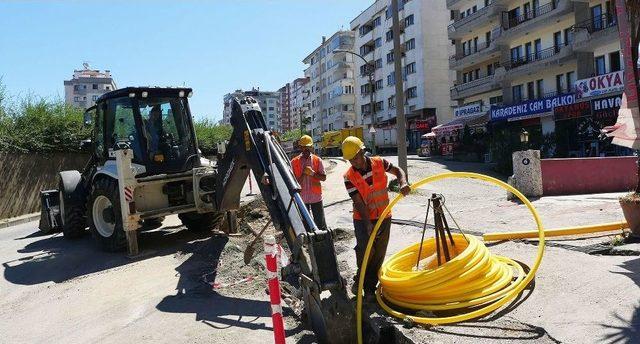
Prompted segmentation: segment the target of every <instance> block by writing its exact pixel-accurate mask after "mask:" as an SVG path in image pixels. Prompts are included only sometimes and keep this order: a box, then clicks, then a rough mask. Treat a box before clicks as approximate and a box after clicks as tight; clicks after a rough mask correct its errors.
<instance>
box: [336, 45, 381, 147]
mask: <svg viewBox="0 0 640 344" xmlns="http://www.w3.org/2000/svg"><path fill="white" fill-rule="evenodd" d="M333 53H334V54H335V53H347V54H351V55H355V56H357V57H359V58H360V59H361V60H362V61H364V63H365V66H366V67H365V68H366V69H367V75H368V76H369V113H370V114H371V128H372V129H373V130H369V132H370V133H371V141H373V144H372V145H371V146H372V147H371V150H372V151H373V155H376V151H377V150H376V130H375V127H376V115H375V108H376V107H375V104H374V103H373V85H374V84H373V77H374V74H375V65H373V63H370V62H369V61H367V59H365V58H364V57H363V56H362V55H360V54H358V53H354V52H353V51H350V50H344V49H336V50H334V51H333ZM361 124H362V126H363V127H364V114H363V116H362V120H361ZM363 129H364V128H363ZM363 133H364V130H363Z"/></svg>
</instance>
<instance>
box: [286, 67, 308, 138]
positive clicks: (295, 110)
mask: <svg viewBox="0 0 640 344" xmlns="http://www.w3.org/2000/svg"><path fill="white" fill-rule="evenodd" d="M308 83H309V78H297V79H295V80H294V81H293V82H292V83H291V98H290V106H291V129H300V128H301V126H300V124H301V123H306V122H307V121H306V120H305V119H306V118H308V111H307V108H308V106H307V105H306V104H307V95H308V91H307V89H306V88H307V87H306V86H307V84H308ZM302 129H303V130H305V131H306V130H308V129H307V128H306V125H305V127H304V128H302Z"/></svg>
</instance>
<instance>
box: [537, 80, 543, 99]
mask: <svg viewBox="0 0 640 344" xmlns="http://www.w3.org/2000/svg"><path fill="white" fill-rule="evenodd" d="M536 92H537V94H538V98H542V97H543V95H544V80H543V79H540V80H537V81H536Z"/></svg>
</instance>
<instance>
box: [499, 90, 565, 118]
mask: <svg viewBox="0 0 640 344" xmlns="http://www.w3.org/2000/svg"><path fill="white" fill-rule="evenodd" d="M575 101H576V97H575V95H573V94H563V95H559V96H554V97H548V98H542V99H538V100H530V101H526V102H522V103H518V104H515V105H509V106H501V107H492V108H491V120H492V121H500V120H505V119H510V118H514V117H525V116H531V115H538V114H542V113H545V112H551V111H553V109H554V108H555V107H556V106H563V105H571V104H573V103H575Z"/></svg>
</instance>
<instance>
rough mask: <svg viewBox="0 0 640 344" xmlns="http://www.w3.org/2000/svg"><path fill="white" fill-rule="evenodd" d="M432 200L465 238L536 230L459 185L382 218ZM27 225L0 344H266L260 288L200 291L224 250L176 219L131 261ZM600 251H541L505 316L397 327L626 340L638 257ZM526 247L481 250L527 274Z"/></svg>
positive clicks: (579, 246) (491, 196)
mask: <svg viewBox="0 0 640 344" xmlns="http://www.w3.org/2000/svg"><path fill="white" fill-rule="evenodd" d="M390 159H391V160H392V161H393V162H394V163H395V159H393V158H390ZM345 168H346V164H345V163H338V165H337V166H336V167H335V168H334V170H333V171H332V172H331V174H330V176H329V181H328V182H327V183H325V185H324V188H325V189H324V190H325V204H329V203H333V202H339V201H341V200H344V199H346V197H347V195H346V192H345V191H344V186H343V185H342V184H341V182H342V172H343V171H344V169H345ZM409 168H410V179H411V180H412V181H415V180H417V179H419V178H420V177H423V176H427V175H431V174H434V173H439V172H444V171H462V170H466V171H470V170H471V171H478V172H483V173H490V171H488V170H487V169H486V167H484V166H483V165H480V164H463V163H450V162H441V161H427V160H424V159H418V158H416V157H412V158H411V159H410V161H409ZM432 192H440V193H443V194H445V196H446V197H447V205H448V207H449V209H450V210H451V211H452V213H453V214H454V216H456V217H457V218H458V221H459V222H460V225H461V226H462V227H463V228H464V229H467V230H469V231H474V232H485V231H494V230H498V231H499V230H516V229H517V230H520V229H531V228H534V227H533V223H532V221H531V220H530V219H529V218H528V217H527V216H528V215H527V213H526V211H525V209H523V207H522V206H521V205H518V204H516V203H512V202H508V201H506V194H505V193H504V192H503V191H501V190H498V189H495V188H494V187H491V186H488V185H480V184H476V183H474V182H471V181H457V182H453V181H452V182H443V183H441V184H437V185H433V186H429V187H427V188H425V189H424V190H422V191H420V192H419V193H416V194H414V195H411V196H410V197H408V198H407V199H406V200H405V201H406V202H405V201H403V202H402V203H400V204H399V206H398V208H397V209H396V210H395V211H394V217H395V218H398V219H407V220H414V221H422V220H423V217H424V205H426V199H427V197H428V196H429V195H430V194H431V193H432ZM616 197H617V195H586V196H571V197H544V198H541V199H539V200H536V201H535V202H534V204H535V205H536V207H537V208H538V209H539V211H540V213H541V216H542V218H543V222H544V224H545V226H546V227H557V226H569V225H581V224H588V223H601V222H610V221H616V220H620V219H621V216H622V215H621V212H620V210H619V208H618V206H617V201H616ZM350 207H351V205H350V204H349V202H342V203H335V204H334V205H332V206H330V207H328V208H327V209H326V213H327V219H328V222H329V225H330V226H332V227H334V228H335V227H343V228H346V229H350V228H351V215H350V213H349V210H350ZM36 227H37V222H31V223H27V224H23V225H18V226H13V227H9V228H5V229H1V230H0V262H1V263H2V278H0V342H7V343H38V342H47V343H50V342H54V343H58V342H65V343H86V342H108V343H131V342H148V343H151V342H153V343H170V342H171V343H187V342H188V343H204V342H207V343H211V342H214V343H223V342H224V343H226V342H232V343H233V342H236V343H265V342H271V341H272V338H273V337H272V333H271V332H270V330H271V320H270V307H269V304H268V298H267V296H266V295H264V292H263V291H262V290H255V291H254V292H251V293H247V294H246V295H237V293H233V292H231V290H229V289H226V290H225V289H224V288H222V289H219V290H211V288H209V287H207V286H206V285H204V284H203V283H202V281H201V275H202V272H203V271H207V269H210V268H211V267H210V263H211V261H212V260H214V259H217V258H219V254H220V253H219V252H220V251H221V249H220V248H221V247H222V246H225V244H227V242H226V240H225V239H220V238H211V237H207V236H206V235H197V234H194V233H190V232H188V231H186V230H184V229H182V228H181V226H180V224H179V222H178V221H177V219H175V218H168V219H167V220H166V221H165V224H164V227H163V228H161V229H159V230H155V231H150V232H145V233H142V234H141V236H140V245H141V248H142V253H141V256H139V257H137V258H134V259H131V258H127V257H126V256H125V255H124V254H120V253H104V252H100V251H99V250H98V249H97V248H96V246H95V245H94V244H93V242H92V241H91V238H90V237H89V236H85V237H83V238H81V239H79V240H75V241H68V240H65V239H64V238H62V235H61V234H54V235H39V233H38V230H37V228H36ZM419 234H420V231H419V230H417V229H416V228H415V227H413V226H400V225H394V227H393V231H392V239H391V242H390V245H389V251H388V254H391V253H393V252H395V251H397V250H399V249H400V248H402V247H404V246H406V245H408V244H409V243H411V242H413V241H416V240H418V238H419ZM609 240H611V237H610V236H598V237H595V238H586V239H575V238H571V239H563V238H560V239H556V240H553V241H551V242H550V244H549V247H548V248H547V252H546V255H545V258H544V260H543V263H542V266H541V268H540V270H539V274H538V276H537V277H536V280H535V287H534V288H533V289H532V290H530V291H529V292H527V293H526V295H523V298H525V300H524V301H523V302H522V303H521V304H520V305H519V306H518V307H517V308H515V309H513V310H509V311H508V312H504V313H501V314H499V316H496V317H495V318H493V319H491V321H479V322H473V323H465V324H461V325H458V326H446V327H445V326H442V327H435V328H431V329H422V328H420V329H416V328H414V329H411V330H407V329H402V328H401V326H398V327H399V328H400V331H403V333H404V334H405V335H406V336H407V337H409V338H412V339H413V340H414V341H415V342H426V341H433V342H438V343H476V342H502V341H503V340H510V341H512V342H536V343H537V342H549V343H553V342H567V343H601V342H616V340H619V341H618V342H622V343H624V342H629V343H638V342H640V301H639V300H640V257H639V256H637V255H631V256H609V255H592V254H588V253H585V251H587V249H588V248H589V247H592V246H593V245H596V244H598V243H602V242H607V241H609ZM353 244H354V242H347V243H344V244H341V245H342V246H341V247H340V249H339V250H338V252H339V255H338V259H339V260H340V262H341V266H342V267H343V268H344V269H345V271H343V272H344V274H345V275H352V274H353V273H354V271H355V258H354V255H353V251H352V250H351V248H352V247H353ZM535 248H536V245H535V241H522V242H515V243H504V244H500V245H496V246H493V247H492V248H491V249H492V251H495V252H496V253H499V254H504V255H508V256H510V257H513V258H516V259H518V260H521V261H523V262H525V263H526V262H530V261H531V259H532V257H533V252H534V251H535ZM216 254H217V256H216ZM221 262H223V261H221ZM219 276H220V275H219ZM221 277H228V276H221ZM290 325H291V326H288V334H289V335H290V336H291V339H293V336H296V333H297V331H299V329H297V328H295V326H297V325H296V324H295V322H291V323H290ZM292 326H294V327H292ZM296 338H300V337H299V336H296ZM303 338H305V339H304V341H305V342H309V341H312V339H310V338H309V337H308V336H306V337H303Z"/></svg>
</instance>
